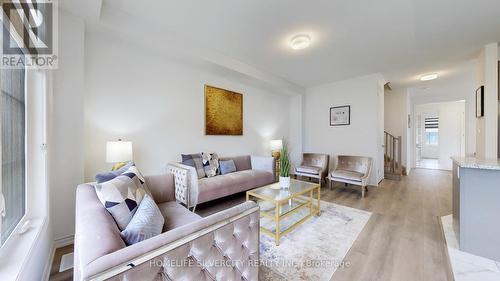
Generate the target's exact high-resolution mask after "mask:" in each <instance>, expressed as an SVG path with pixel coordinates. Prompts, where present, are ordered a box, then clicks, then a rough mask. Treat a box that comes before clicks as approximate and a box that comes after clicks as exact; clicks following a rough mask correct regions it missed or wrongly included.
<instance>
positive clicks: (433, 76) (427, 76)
mask: <svg viewBox="0 0 500 281" xmlns="http://www.w3.org/2000/svg"><path fill="white" fill-rule="evenodd" d="M436 78H438V74H437V73H429V74H425V75H422V77H420V81H429V80H434V79H436Z"/></svg>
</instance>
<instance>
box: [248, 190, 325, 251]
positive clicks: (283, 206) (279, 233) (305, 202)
mask: <svg viewBox="0 0 500 281" xmlns="http://www.w3.org/2000/svg"><path fill="white" fill-rule="evenodd" d="M297 182H299V181H297ZM300 183H301V184H303V183H304V182H300ZM263 188H266V187H261V188H258V189H254V190H250V191H247V194H246V197H247V201H248V200H251V199H253V198H254V199H257V200H256V201H260V202H261V203H262V204H260V205H261V211H260V217H261V218H268V219H270V220H272V221H274V225H275V227H274V229H268V228H266V227H263V226H261V227H260V230H261V231H262V233H264V234H265V235H268V236H270V237H272V238H274V240H275V242H276V246H279V244H280V240H281V238H282V237H283V236H284V235H286V234H288V233H290V232H291V231H292V230H294V229H295V228H297V227H298V226H299V225H301V224H302V223H304V222H305V221H306V220H308V219H309V218H311V217H312V216H313V215H320V213H321V212H320V210H321V206H320V200H321V198H320V196H321V195H320V192H321V190H320V185H319V184H313V183H308V185H307V186H306V187H305V188H302V189H300V190H298V191H296V192H292V193H290V195H289V196H288V197H284V198H283V196H280V198H279V199H277V198H273V197H272V196H267V194H266V193H265V192H262V189H263ZM258 191H260V192H258ZM314 193H316V194H314ZM307 195H309V196H307ZM314 195H316V196H317V198H315V196H314ZM306 196H307V197H306ZM314 199H317V203H316V204H314ZM263 206H264V208H263ZM304 208H308V209H309V212H308V214H306V215H305V216H304V217H302V218H301V219H300V220H298V221H296V222H294V223H293V224H292V225H290V226H289V227H287V228H286V229H281V222H282V220H283V219H285V218H287V217H289V216H291V215H293V214H295V213H296V212H298V211H300V210H302V209H304Z"/></svg>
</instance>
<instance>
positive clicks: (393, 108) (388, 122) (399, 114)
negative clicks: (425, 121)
mask: <svg viewBox="0 0 500 281" xmlns="http://www.w3.org/2000/svg"><path fill="white" fill-rule="evenodd" d="M408 100H409V99H408V92H407V90H406V89H393V90H392V91H386V93H385V108H384V129H385V131H387V132H388V133H389V134H391V135H393V136H396V137H398V136H401V143H402V148H401V162H403V163H404V164H403V165H404V166H405V167H406V169H407V171H408V170H409V169H408V168H409V167H411V165H408V160H409V159H408V151H407V145H406V144H407V139H408V133H407V130H408V114H409V112H408V108H407V103H408Z"/></svg>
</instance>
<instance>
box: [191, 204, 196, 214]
mask: <svg viewBox="0 0 500 281" xmlns="http://www.w3.org/2000/svg"><path fill="white" fill-rule="evenodd" d="M195 211H196V205H194V206H193V210H192V211H191V212H193V213H194V212H195Z"/></svg>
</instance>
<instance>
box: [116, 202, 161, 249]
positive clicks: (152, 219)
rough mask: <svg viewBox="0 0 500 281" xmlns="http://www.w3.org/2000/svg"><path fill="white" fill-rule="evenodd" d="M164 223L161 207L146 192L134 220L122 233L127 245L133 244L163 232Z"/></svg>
mask: <svg viewBox="0 0 500 281" xmlns="http://www.w3.org/2000/svg"><path fill="white" fill-rule="evenodd" d="M164 223H165V219H164V218H163V215H162V214H161V212H160V209H158V206H157V205H156V203H155V201H154V200H153V198H151V196H149V195H147V194H146V195H144V198H143V199H142V201H141V204H140V205H139V208H137V211H136V212H135V214H134V216H133V217H132V220H131V221H130V223H129V224H128V225H127V227H126V228H125V230H123V231H122V232H121V233H120V235H121V237H122V238H123V240H124V241H125V243H127V245H132V244H135V243H138V242H141V241H143V240H146V239H149V238H151V237H154V236H156V235H158V234H161V231H162V229H163V224H164Z"/></svg>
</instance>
